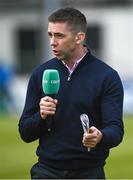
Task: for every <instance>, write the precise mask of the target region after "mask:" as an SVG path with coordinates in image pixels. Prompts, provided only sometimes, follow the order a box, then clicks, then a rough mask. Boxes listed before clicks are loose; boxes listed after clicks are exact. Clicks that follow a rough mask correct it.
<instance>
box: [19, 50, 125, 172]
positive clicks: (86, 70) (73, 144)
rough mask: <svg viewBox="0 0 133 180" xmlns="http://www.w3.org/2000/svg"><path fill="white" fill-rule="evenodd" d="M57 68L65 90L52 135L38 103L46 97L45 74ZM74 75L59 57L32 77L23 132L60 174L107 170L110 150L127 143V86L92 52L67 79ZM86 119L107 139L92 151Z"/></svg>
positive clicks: (60, 94)
mask: <svg viewBox="0 0 133 180" xmlns="http://www.w3.org/2000/svg"><path fill="white" fill-rule="evenodd" d="M45 69H57V70H58V71H59V74H60V89H59V92H58V94H57V95H56V97H55V98H56V99H58V104H57V109H56V113H55V115H54V116H52V128H51V131H50V132H48V126H47V124H48V120H49V119H48V118H47V119H45V120H43V119H41V116H40V113H39V102H40V99H41V98H42V97H44V96H45V94H44V93H43V90H42V74H43V71H44V70H45ZM68 76H69V72H68V70H67V68H66V67H65V66H64V65H63V63H62V62H61V61H60V60H58V59H57V58H53V59H51V60H50V61H48V62H45V63H44V64H42V65H40V66H39V67H37V68H36V69H35V70H34V71H33V73H32V75H31V78H30V81H29V85H28V89H27V96H26V102H25V107H24V110H23V113H22V116H21V118H20V122H19V132H20V135H21V138H22V139H23V140H24V141H25V142H32V141H34V140H37V139H39V146H38V148H37V152H36V153H37V156H38V157H39V162H40V163H42V164H47V165H49V166H51V167H54V168H59V169H82V168H91V167H97V166H103V165H104V164H105V160H106V158H107V157H108V155H109V149H110V148H112V147H114V146H117V145H118V144H119V143H120V142H121V141H122V138H123V134H124V130H123V121H122V107H123V87H122V83H121V80H120V78H119V75H118V74H117V72H116V71H115V70H113V69H112V68H111V67H110V66H108V65H106V64H105V63H104V62H102V61H100V60H99V59H97V58H96V57H94V56H93V55H92V54H91V53H90V52H88V53H87V54H86V55H85V57H84V58H83V59H82V61H81V62H80V63H79V65H78V66H77V68H76V69H75V70H74V72H73V73H72V75H71V77H70V79H69V80H68ZM83 113H85V114H87V115H88V117H89V119H90V126H95V127H97V128H98V129H99V130H100V131H101V132H102V134H103V138H102V140H101V142H100V143H99V144H97V146H96V147H95V148H92V149H91V151H90V152H88V150H87V148H86V147H84V146H83V144H82V138H83V129H82V125H81V121H80V115H81V114H83Z"/></svg>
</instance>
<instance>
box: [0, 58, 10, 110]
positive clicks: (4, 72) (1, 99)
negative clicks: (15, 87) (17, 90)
mask: <svg viewBox="0 0 133 180" xmlns="http://www.w3.org/2000/svg"><path fill="white" fill-rule="evenodd" d="M12 77H13V73H12V70H11V68H9V67H8V66H7V65H6V64H4V63H3V62H0V112H1V113H2V112H3V113H4V112H5V113H6V112H8V104H10V106H12V96H11V92H10V85H11V82H12Z"/></svg>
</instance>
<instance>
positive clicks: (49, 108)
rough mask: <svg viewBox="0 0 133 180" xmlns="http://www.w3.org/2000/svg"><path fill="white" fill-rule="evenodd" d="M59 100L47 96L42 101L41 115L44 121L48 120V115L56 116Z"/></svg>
mask: <svg viewBox="0 0 133 180" xmlns="http://www.w3.org/2000/svg"><path fill="white" fill-rule="evenodd" d="M57 102H58V101H57V99H53V98H51V97H49V96H45V97H43V98H41V100H40V103H39V105H40V115H41V118H42V119H46V117H47V115H54V114H55V111H56V105H57Z"/></svg>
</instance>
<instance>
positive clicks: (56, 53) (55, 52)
mask: <svg viewBox="0 0 133 180" xmlns="http://www.w3.org/2000/svg"><path fill="white" fill-rule="evenodd" d="M52 51H53V53H54V55H55V56H58V55H59V54H60V52H59V51H57V50H52Z"/></svg>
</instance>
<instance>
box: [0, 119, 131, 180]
mask: <svg viewBox="0 0 133 180" xmlns="http://www.w3.org/2000/svg"><path fill="white" fill-rule="evenodd" d="M124 124H125V136H124V140H123V142H122V143H121V145H119V146H118V147H117V148H113V149H112V150H111V152H110V156H109V158H108V160H107V164H106V166H105V172H106V177H107V179H133V117H126V118H125V120H124ZM36 147H37V142H34V143H30V144H26V143H24V142H23V141H22V140H21V139H20V137H19V133H18V118H15V117H7V116H5V117H0V179H28V178H30V174H29V171H30V168H31V166H32V165H33V164H34V163H35V162H36V161H37V157H36V155H35V150H36Z"/></svg>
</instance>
